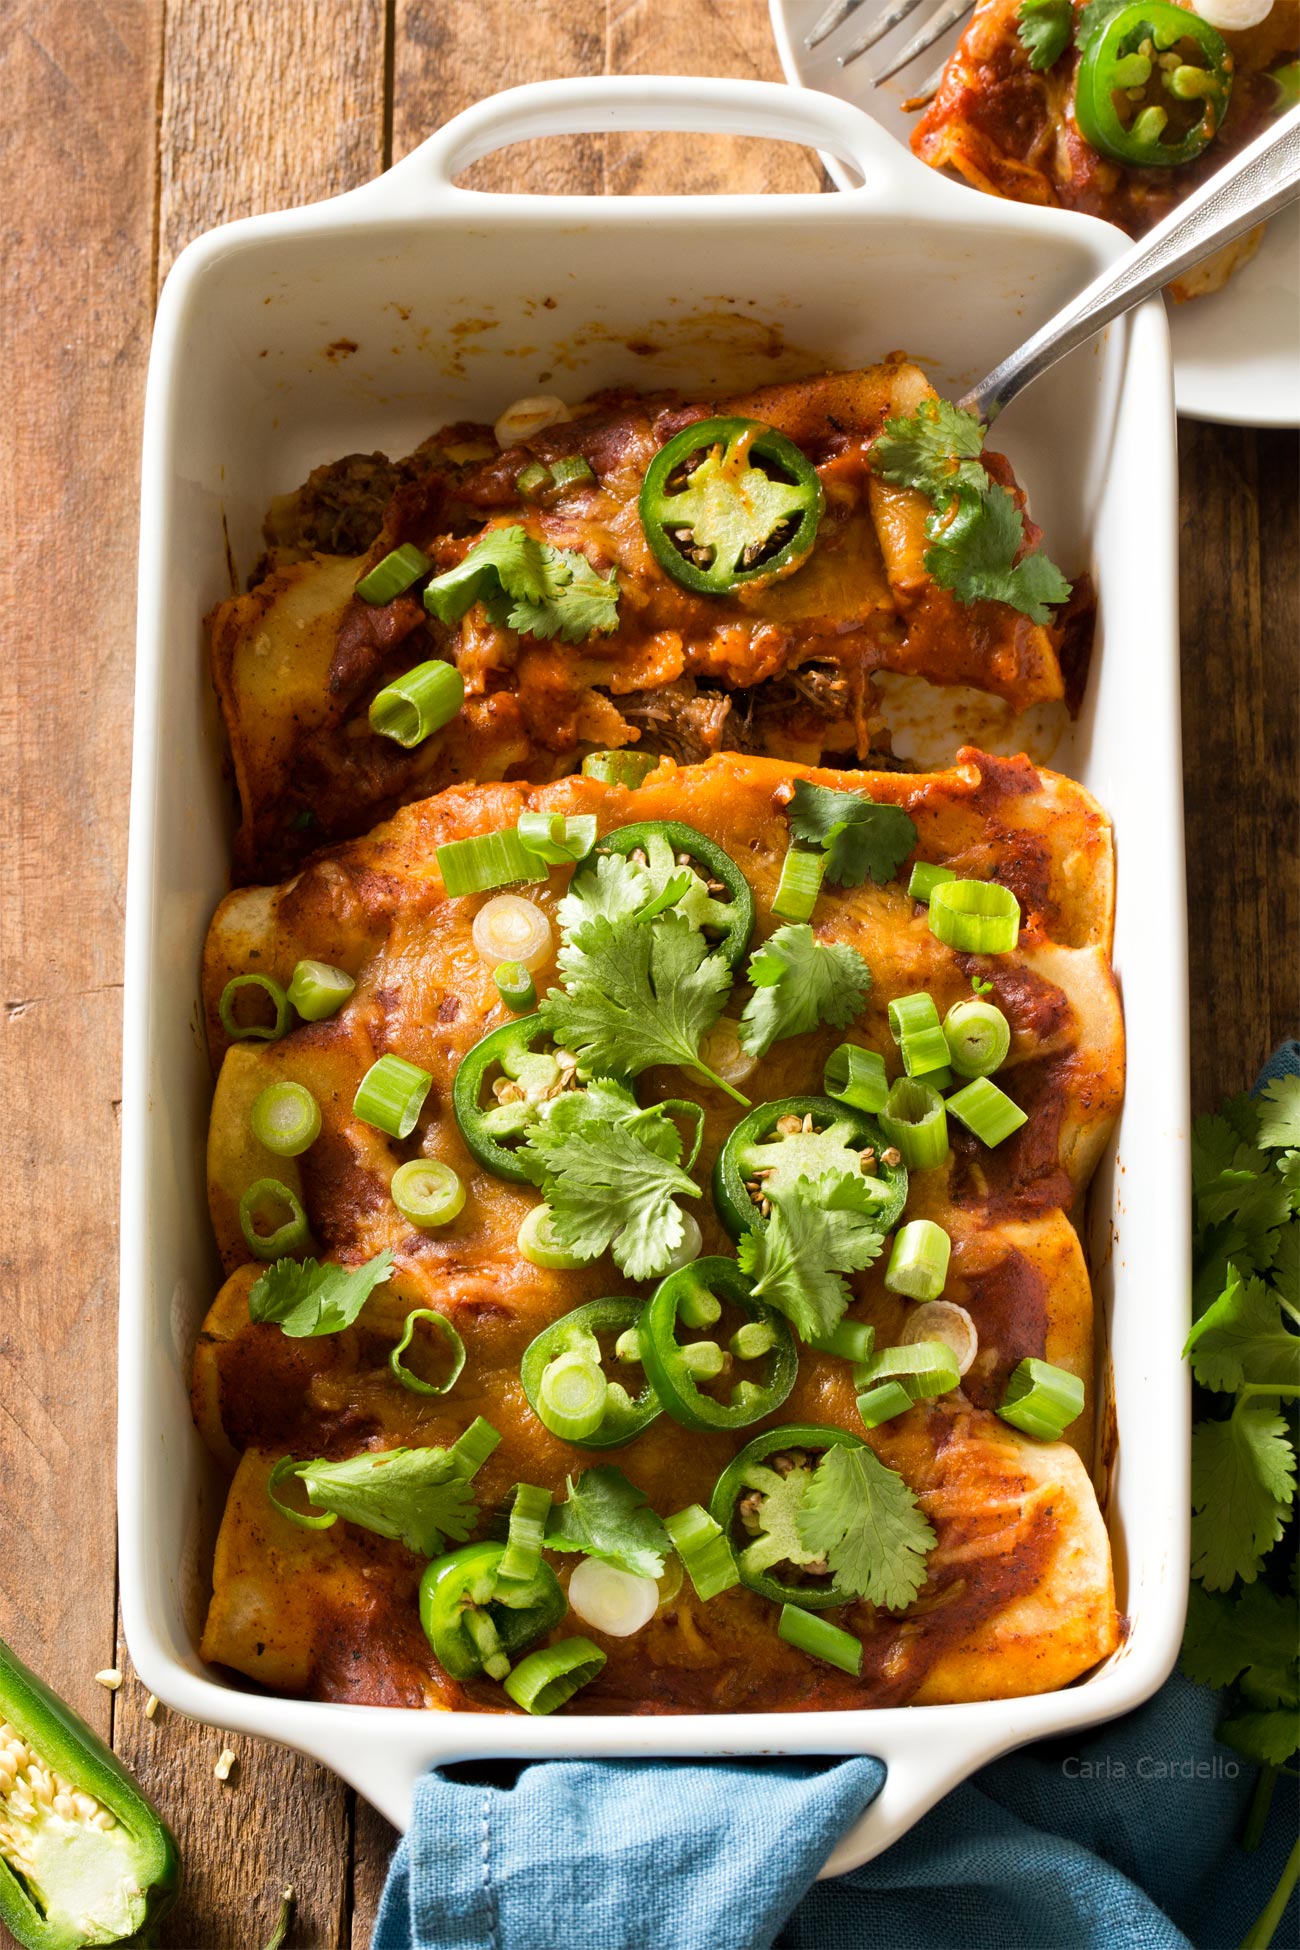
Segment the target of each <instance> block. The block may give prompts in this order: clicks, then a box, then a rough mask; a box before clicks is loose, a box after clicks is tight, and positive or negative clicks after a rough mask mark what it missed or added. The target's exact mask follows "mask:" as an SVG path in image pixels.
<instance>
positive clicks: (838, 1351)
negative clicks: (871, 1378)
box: [808, 1320, 876, 1361]
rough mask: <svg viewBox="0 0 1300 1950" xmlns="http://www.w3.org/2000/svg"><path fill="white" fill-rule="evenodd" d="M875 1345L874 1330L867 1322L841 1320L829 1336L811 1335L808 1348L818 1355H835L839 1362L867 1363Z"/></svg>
mask: <svg viewBox="0 0 1300 1950" xmlns="http://www.w3.org/2000/svg"><path fill="white" fill-rule="evenodd" d="M875 1345H876V1330H875V1328H874V1327H873V1326H872V1325H871V1323H870V1321H867V1320H842V1321H841V1322H840V1324H839V1326H838V1327H833V1328H832V1329H831V1331H830V1333H829V1334H813V1335H812V1336H811V1337H810V1338H809V1339H808V1346H809V1347H815V1348H816V1349H817V1352H818V1353H819V1354H835V1355H838V1356H839V1358H840V1360H841V1361H869V1360H870V1359H871V1353H872V1349H873V1348H874V1347H875Z"/></svg>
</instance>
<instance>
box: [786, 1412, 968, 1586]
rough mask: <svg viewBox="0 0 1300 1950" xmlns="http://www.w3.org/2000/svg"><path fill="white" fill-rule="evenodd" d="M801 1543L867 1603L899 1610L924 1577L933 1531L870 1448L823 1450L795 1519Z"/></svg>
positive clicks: (897, 1479) (894, 1475) (901, 1484)
mask: <svg viewBox="0 0 1300 1950" xmlns="http://www.w3.org/2000/svg"><path fill="white" fill-rule="evenodd" d="M798 1525H799V1537H800V1541H801V1542H802V1543H803V1545H804V1546H805V1548H806V1549H808V1550H813V1551H816V1552H817V1553H818V1554H819V1555H820V1556H822V1557H824V1558H825V1559H826V1562H827V1563H828V1564H829V1565H830V1567H831V1570H832V1572H833V1573H834V1574H835V1577H836V1579H837V1581H838V1582H839V1583H841V1584H843V1585H845V1586H846V1587H847V1588H848V1589H849V1590H850V1591H853V1592H855V1593H856V1594H857V1596H858V1597H860V1598H865V1599H867V1600H868V1602H869V1603H871V1604H873V1605H883V1606H884V1607H885V1608H886V1610H889V1611H901V1610H902V1609H903V1608H904V1607H905V1606H907V1605H910V1604H911V1602H912V1600H913V1598H915V1596H916V1594H917V1592H918V1591H919V1590H920V1589H921V1586H922V1585H923V1584H924V1583H925V1579H926V1569H925V1560H926V1556H927V1554H928V1553H929V1552H930V1551H931V1550H933V1548H934V1544H935V1535H934V1532H933V1530H932V1529H931V1528H930V1525H929V1524H928V1523H927V1522H926V1520H925V1517H924V1516H923V1514H922V1512H921V1507H920V1505H919V1504H918V1503H917V1500H916V1498H915V1497H914V1496H913V1494H912V1492H911V1490H910V1489H909V1488H908V1487H907V1484H906V1483H905V1482H904V1481H903V1479H902V1477H901V1476H900V1475H899V1474H898V1473H897V1471H896V1470H892V1469H887V1468H886V1467H885V1465H884V1463H882V1462H881V1461H880V1458H879V1457H878V1456H876V1455H875V1454H873V1452H872V1451H871V1450H870V1449H846V1448H843V1447H839V1446H837V1447H835V1448H834V1449H828V1450H827V1451H826V1453H825V1455H824V1456H823V1457H822V1459H821V1461H820V1462H819V1463H818V1465H817V1467H816V1469H815V1470H814V1471H813V1476H812V1481H811V1482H810V1483H809V1485H808V1488H807V1491H806V1493H805V1495H804V1499H803V1504H802V1506H801V1508H800V1511H799V1517H798Z"/></svg>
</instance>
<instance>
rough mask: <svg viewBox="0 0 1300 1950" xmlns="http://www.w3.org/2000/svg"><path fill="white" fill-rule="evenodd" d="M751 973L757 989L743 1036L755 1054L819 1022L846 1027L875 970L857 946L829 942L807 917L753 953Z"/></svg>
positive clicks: (742, 1028)
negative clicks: (869, 965) (816, 931)
mask: <svg viewBox="0 0 1300 1950" xmlns="http://www.w3.org/2000/svg"><path fill="white" fill-rule="evenodd" d="M747 972H748V975H749V979H750V981H751V983H752V984H753V988H754V993H753V995H752V996H751V997H750V998H749V1001H748V1002H747V1003H746V1004H745V1008H744V1012H743V1013H742V1015H741V1018H740V1028H739V1030H738V1031H737V1034H738V1036H739V1038H740V1041H741V1044H742V1045H743V1046H744V1048H745V1049H747V1050H748V1051H749V1054H750V1055H751V1056H766V1055H767V1052H768V1051H769V1050H770V1049H771V1047H772V1045H773V1043H775V1042H777V1041H779V1040H780V1039H782V1038H784V1037H786V1036H797V1035H799V1034H800V1033H801V1031H803V1030H806V1029H815V1028H816V1027H817V1025H818V1023H819V1022H828V1023H830V1025H831V1027H832V1028H833V1029H844V1028H846V1027H847V1025H848V1024H849V1023H851V1022H852V1021H853V1018H854V1017H855V1016H856V1015H857V1014H858V1013H859V1012H860V1010H861V1008H862V1002H863V998H864V996H865V995H866V993H867V990H868V989H869V988H870V987H871V970H870V969H869V968H868V967H867V964H866V962H865V961H864V960H863V959H862V956H861V955H860V954H859V953H858V951H857V949H856V948H852V947H850V946H849V944H848V943H847V942H845V941H823V940H822V939H821V938H820V936H818V935H815V934H814V933H813V931H812V929H811V927H810V926H809V925H808V923H807V922H806V921H795V922H791V923H788V924H787V925H786V926H785V927H783V928H778V929H777V930H776V933H775V934H772V935H769V936H768V938H767V940H766V941H765V942H764V943H763V945H762V947H761V948H758V949H756V950H755V952H754V953H753V954H752V955H751V956H750V958H749V968H748V971H747Z"/></svg>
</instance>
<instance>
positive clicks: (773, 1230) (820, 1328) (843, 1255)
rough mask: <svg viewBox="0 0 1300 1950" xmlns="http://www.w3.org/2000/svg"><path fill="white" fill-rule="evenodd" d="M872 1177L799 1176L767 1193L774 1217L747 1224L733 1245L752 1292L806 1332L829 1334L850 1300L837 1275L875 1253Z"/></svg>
mask: <svg viewBox="0 0 1300 1950" xmlns="http://www.w3.org/2000/svg"><path fill="white" fill-rule="evenodd" d="M874 1210H875V1206H874V1200H873V1196H872V1187H871V1182H870V1180H868V1179H865V1178H839V1177H829V1176H828V1177H825V1178H818V1179H809V1178H801V1179H800V1180H799V1181H798V1183H797V1184H796V1185H795V1186H794V1188H793V1190H792V1191H784V1192H780V1193H777V1194H776V1195H774V1196H773V1198H772V1216H771V1218H770V1219H769V1220H768V1221H767V1224H766V1225H764V1226H755V1227H752V1228H751V1229H750V1230H749V1231H748V1232H746V1233H745V1234H744V1235H743V1236H742V1238H741V1240H740V1243H739V1245H738V1246H737V1248H736V1257H737V1259H738V1260H739V1262H740V1268H741V1271H742V1272H744V1273H748V1274H749V1276H750V1278H751V1279H752V1280H753V1282H754V1292H755V1294H756V1295H757V1296H758V1297H759V1298H760V1299H762V1300H765V1301H766V1302H767V1304H768V1306H769V1307H775V1308H776V1310H777V1312H778V1313H783V1314H784V1315H785V1316H786V1318H787V1320H789V1321H790V1323H791V1325H792V1326H793V1327H794V1330H795V1332H796V1333H797V1334H798V1335H799V1336H800V1337H801V1338H802V1339H803V1340H805V1341H806V1340H809V1339H810V1338H811V1337H812V1336H813V1335H815V1334H829V1333H830V1332H831V1330H832V1329H833V1328H834V1327H835V1326H836V1325H837V1324H838V1322H839V1321H840V1319H841V1318H842V1316H843V1314H844V1310H845V1308H846V1307H847V1306H848V1304H849V1299H850V1297H851V1296H850V1294H849V1289H848V1287H847V1286H846V1285H845V1282H844V1280H843V1279H842V1278H841V1277H840V1276H841V1274H844V1273H858V1272H860V1271H861V1270H862V1268H863V1267H864V1266H870V1264H871V1262H872V1261H873V1260H874V1259H878V1258H879V1257H880V1251H881V1247H882V1246H883V1245H884V1239H883V1236H882V1235H881V1234H880V1233H879V1232H878V1231H877V1230H876V1227H875V1224H874V1221H873V1216H872V1215H873V1212H874Z"/></svg>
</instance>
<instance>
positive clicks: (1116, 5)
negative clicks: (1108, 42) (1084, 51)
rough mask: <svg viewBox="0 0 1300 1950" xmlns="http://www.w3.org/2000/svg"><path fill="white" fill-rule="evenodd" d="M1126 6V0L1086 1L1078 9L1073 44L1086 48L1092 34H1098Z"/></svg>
mask: <svg viewBox="0 0 1300 1950" xmlns="http://www.w3.org/2000/svg"><path fill="white" fill-rule="evenodd" d="M1127 5H1128V0H1088V4H1087V6H1086V7H1081V8H1080V9H1079V13H1078V16H1077V18H1076V20H1075V23H1074V44H1075V46H1076V47H1079V48H1083V47H1087V45H1088V42H1089V41H1090V40H1091V39H1092V38H1093V36H1094V34H1100V32H1101V30H1102V28H1103V27H1105V25H1106V23H1107V22H1108V21H1109V20H1111V19H1112V18H1113V17H1114V16H1115V15H1116V14H1117V13H1120V12H1122V10H1123V9H1124V8H1125V7H1126V6H1127Z"/></svg>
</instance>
